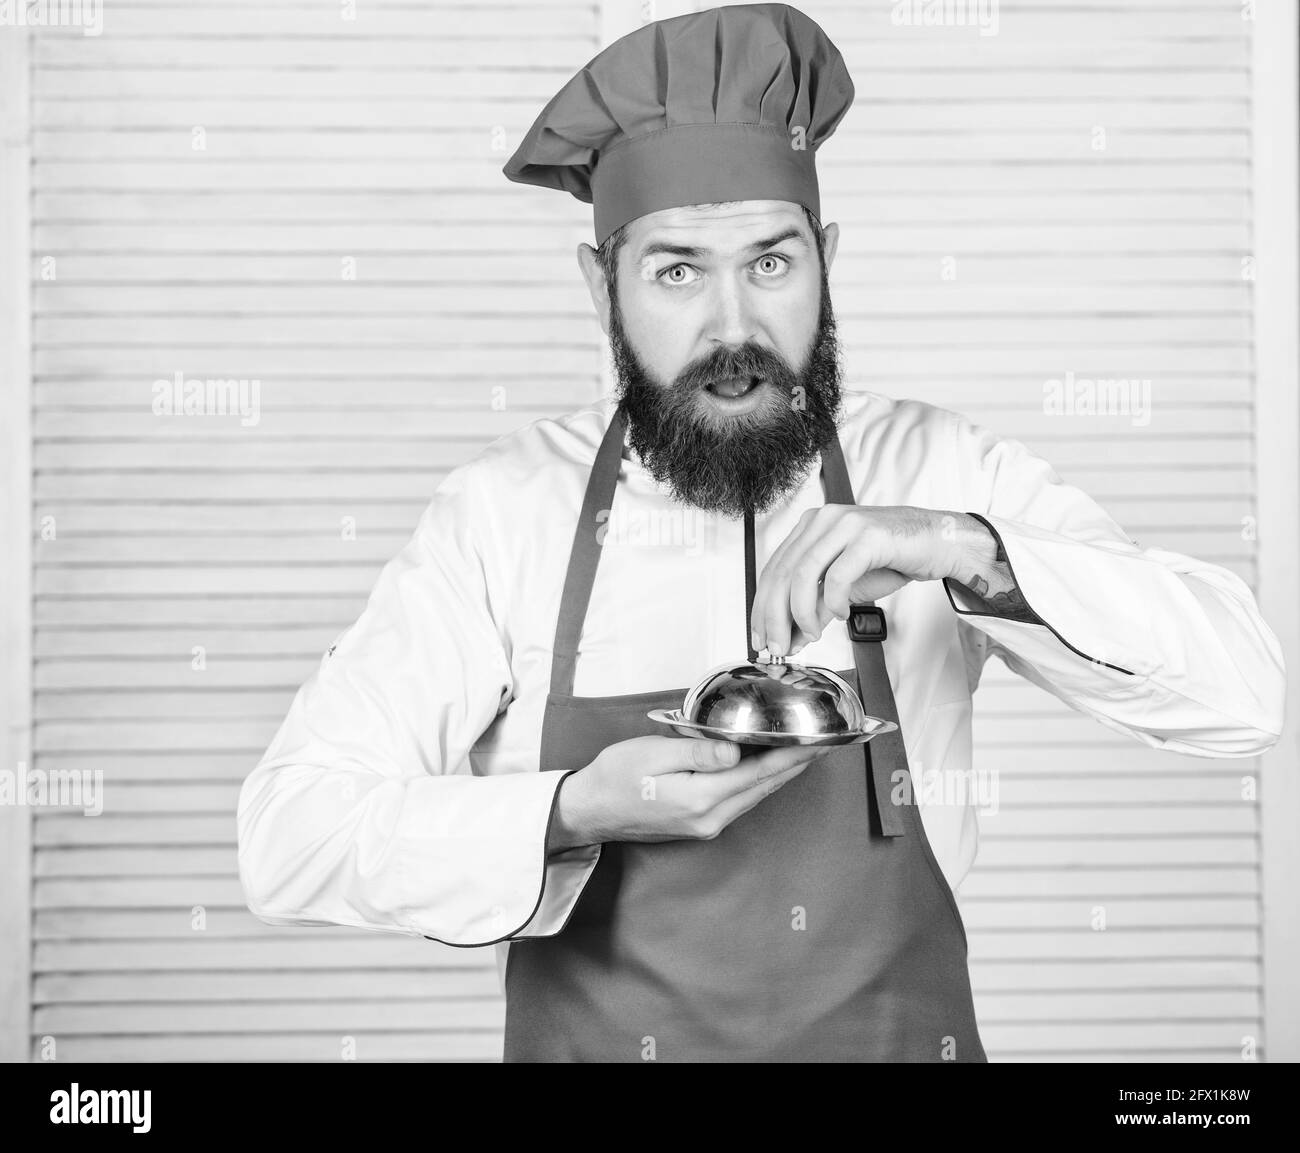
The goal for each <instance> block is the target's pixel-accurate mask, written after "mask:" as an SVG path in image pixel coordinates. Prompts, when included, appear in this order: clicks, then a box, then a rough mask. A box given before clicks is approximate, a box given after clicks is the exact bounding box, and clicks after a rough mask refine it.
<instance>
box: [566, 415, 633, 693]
mask: <svg viewBox="0 0 1300 1153" xmlns="http://www.w3.org/2000/svg"><path fill="white" fill-rule="evenodd" d="M623 434H624V419H623V411H622V409H618V408H616V409H615V410H614V417H613V419H612V420H611V421H610V422H609V428H608V429H606V430H605V436H604V439H602V440H601V442H600V448H599V449H597V450H596V461H595V463H594V464H593V465H592V466H591V475H590V477H588V479H587V492H586V495H585V496H584V497H583V498H582V512H581V513H579V514H578V526H577V528H576V529H575V530H574V533H573V547H572V548H571V549H570V550H569V571H568V572H567V574H566V575H565V578H564V592H563V594H562V595H561V597H560V615H559V618H558V619H557V620H556V622H555V646H554V650H553V656H552V657H551V692H553V693H560V694H562V695H564V696H571V695H572V693H573V676H574V671H575V669H576V668H577V663H578V642H579V641H580V640H581V639H582V625H583V622H584V621H585V620H586V619H587V605H588V604H590V602H591V589H592V585H594V584H595V582H596V566H597V564H599V563H600V549H601V542H602V540H603V534H602V533H601V529H602V528H604V527H606V526H607V522H608V521H609V514H610V509H611V508H612V506H613V504H614V492H615V490H616V489H617V487H618V473H619V469H620V467H621V466H622V463H623Z"/></svg>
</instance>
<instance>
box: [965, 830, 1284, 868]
mask: <svg viewBox="0 0 1300 1153" xmlns="http://www.w3.org/2000/svg"><path fill="white" fill-rule="evenodd" d="M1258 864H1259V840H1258V838H1257V837H1256V836H1255V835H1254V834H1249V835H1242V834H1232V835H1227V834H1222V833H1218V834H1212V835H1201V836H1159V837H1150V836H1147V837H1140V836H1139V837H1116V836H1114V835H1113V834H1110V833H1107V832H1105V831H1103V830H1096V831H1094V832H1090V833H1083V834H1078V835H1076V836H1073V837H1063V836H1055V837H1042V838H1034V837H999V836H997V835H996V834H994V833H992V832H986V833H983V834H982V835H981V836H980V848H979V866H978V867H979V868H981V869H1034V868H1043V867H1050V868H1079V867H1083V866H1094V865H1096V866H1101V867H1108V868H1137V867H1141V868H1147V867H1160V868H1174V867H1177V868H1204V867H1207V866H1215V865H1223V866H1233V867H1237V866H1242V867H1244V866H1250V867H1252V868H1253V867H1255V866H1257V865H1258Z"/></svg>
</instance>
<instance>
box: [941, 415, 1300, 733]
mask: <svg viewBox="0 0 1300 1153" xmlns="http://www.w3.org/2000/svg"><path fill="white" fill-rule="evenodd" d="M953 430H954V434H955V445H954V453H953V457H952V459H953V461H954V467H955V470H956V476H955V477H954V483H955V484H956V485H957V488H956V489H955V491H956V492H958V493H960V494H962V496H963V499H964V500H965V502H966V503H965V506H964V510H965V511H967V512H970V513H971V514H972V515H975V516H977V517H978V518H979V519H981V520H983V521H984V523H985V524H986V526H987V527H988V528H989V530H990V531H991V532H992V533H993V534H994V536H995V537H996V538H997V540H998V541H999V543H1000V547H1001V549H1002V550H1003V552H1004V553H1005V555H1006V558H1007V563H1008V565H1009V567H1010V570H1011V574H1012V576H1013V577H1014V579H1015V583H1016V585H1017V587H1018V588H1019V590H1020V593H1021V595H1022V596H1023V598H1024V600H1025V602H1026V603H1027V604H1028V606H1029V609H1030V610H1031V612H1032V615H1033V618H1034V619H1032V620H1015V619H1009V618H1008V617H1006V616H1005V615H999V614H997V613H989V612H987V611H978V610H977V609H976V608H975V607H974V605H975V602H973V601H972V598H971V597H970V596H969V594H968V593H966V592H965V591H964V590H962V588H961V586H960V585H955V584H954V582H952V581H945V582H944V587H945V589H946V590H947V592H948V597H949V600H950V601H951V602H952V607H953V609H954V611H955V612H957V613H958V614H959V616H960V618H961V620H960V625H961V632H962V642H963V645H964V647H965V648H966V650H967V662H968V667H969V666H972V665H975V666H978V665H980V664H982V663H983V661H984V660H985V659H987V657H988V656H990V655H997V656H998V657H999V658H1000V659H1002V660H1003V661H1004V662H1005V663H1006V664H1007V665H1008V667H1010V668H1011V669H1012V670H1013V671H1015V672H1017V673H1019V674H1020V675H1022V676H1024V677H1025V678H1026V679H1028V680H1031V681H1033V682H1034V683H1036V684H1038V685H1040V686H1041V687H1042V688H1044V689H1046V690H1047V691H1048V692H1051V693H1052V694H1053V695H1055V696H1057V697H1058V698H1060V699H1061V700H1063V701H1065V702H1066V703H1067V704H1069V705H1070V706H1071V707H1072V708H1075V709H1077V710H1079V711H1080V712H1083V713H1086V714H1088V715H1089V716H1091V717H1093V718H1094V719H1096V720H1097V721H1099V722H1100V723H1101V724H1103V725H1106V726H1108V727H1110V728H1112V729H1115V730H1117V731H1119V732H1123V733H1125V734H1127V735H1129V736H1132V737H1134V738H1136V739H1138V740H1140V741H1142V742H1144V743H1145V744H1148V745H1151V746H1153V747H1156V748H1166V749H1171V750H1175V751H1178V752H1184V753H1191V754H1199V755H1202V756H1217V757H1244V756H1251V755H1254V754H1257V753H1260V752H1262V751H1264V750H1265V749H1267V748H1268V747H1270V746H1271V745H1272V744H1274V743H1275V742H1276V741H1277V739H1278V736H1279V734H1280V732H1281V730H1282V722H1283V712H1284V705H1283V702H1284V696H1285V681H1286V673H1285V666H1284V662H1283V657H1282V650H1281V646H1280V644H1279V643H1278V640H1277V637H1276V636H1275V634H1274V633H1273V632H1272V630H1271V629H1270V628H1269V627H1268V625H1267V624H1266V623H1265V622H1264V619H1263V617H1262V616H1261V615H1260V612H1259V607H1258V605H1257V604H1256V601H1255V598H1254V595H1253V594H1252V593H1251V591H1250V588H1249V587H1248V586H1247V585H1246V583H1245V582H1244V581H1243V580H1241V578H1240V577H1238V576H1236V575H1235V574H1234V573H1232V572H1230V571H1229V570H1227V569H1225V568H1223V567H1221V566H1218V565H1214V564H1209V563H1206V562H1204V561H1199V560H1196V559H1195V558H1193V557H1189V556H1185V555H1183V554H1181V553H1176V552H1171V551H1169V550H1166V549H1159V548H1140V547H1138V545H1137V544H1136V543H1135V542H1134V541H1132V540H1131V539H1130V538H1129V537H1128V536H1127V534H1126V533H1125V532H1124V530H1123V529H1122V528H1121V527H1120V526H1119V525H1118V524H1117V523H1116V522H1115V521H1114V520H1113V519H1112V518H1111V517H1110V516H1109V515H1108V514H1107V513H1106V512H1105V511H1104V510H1103V509H1102V508H1101V507H1100V506H1099V505H1098V504H1097V503H1096V502H1095V501H1094V500H1093V499H1092V498H1091V497H1089V496H1088V495H1087V494H1086V493H1085V492H1083V491H1082V490H1080V489H1079V488H1076V487H1075V486H1073V485H1069V484H1066V483H1064V482H1063V481H1062V480H1061V478H1060V477H1059V476H1057V474H1056V472H1055V471H1054V470H1053V469H1052V467H1051V466H1050V465H1049V464H1048V463H1047V462H1046V461H1045V460H1043V458H1041V457H1040V456H1038V455H1036V454H1035V453H1034V452H1032V451H1031V450H1030V449H1029V448H1028V447H1026V446H1025V445H1024V444H1023V443H1021V442H1020V441H1017V440H1011V439H1006V438H1003V437H999V436H997V435H996V434H995V433H993V432H992V431H990V430H989V429H987V428H984V427H982V426H980V425H978V424H975V423H972V422H970V421H969V420H967V419H966V418H964V417H959V416H956V415H955V414H954V420H953Z"/></svg>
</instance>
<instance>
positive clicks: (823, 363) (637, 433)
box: [609, 273, 841, 518]
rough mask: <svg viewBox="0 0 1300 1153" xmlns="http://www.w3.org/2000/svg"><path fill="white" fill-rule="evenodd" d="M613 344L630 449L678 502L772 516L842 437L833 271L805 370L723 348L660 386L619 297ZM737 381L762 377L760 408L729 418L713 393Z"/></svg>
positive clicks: (766, 352) (766, 354)
mask: <svg viewBox="0 0 1300 1153" xmlns="http://www.w3.org/2000/svg"><path fill="white" fill-rule="evenodd" d="M609 341H610V348H611V351H612V353H613V359H614V371H615V374H616V376H617V384H618V394H619V404H618V407H619V410H620V411H621V412H622V414H623V416H624V419H625V421H626V424H627V441H628V444H629V446H630V447H631V448H632V449H633V450H635V452H636V453H637V455H638V456H639V457H640V459H641V462H642V464H643V465H644V466H645V469H646V471H647V472H648V473H649V474H650V475H651V476H652V477H653V478H654V479H655V480H656V481H657V482H658V483H659V484H661V485H663V486H664V487H666V488H667V489H668V490H669V492H670V493H671V494H672V496H673V498H674V499H675V500H678V501H681V502H684V503H686V504H690V505H694V506H695V507H696V508H700V509H703V510H705V511H707V512H716V513H720V514H722V515H724V516H727V517H733V518H739V517H741V516H743V515H744V514H746V513H750V514H757V513H763V512H765V511H767V510H768V509H770V508H771V507H772V506H773V505H775V504H776V503H777V502H778V501H779V500H780V499H781V498H782V497H783V496H785V495H786V494H787V493H789V492H791V491H793V490H794V489H795V488H797V487H798V486H799V485H801V484H802V483H803V481H804V480H805V479H806V477H807V475H808V470H809V468H810V467H811V465H812V463H813V462H814V461H815V460H816V459H817V458H818V456H819V455H820V453H821V451H822V449H823V448H824V447H825V446H826V445H827V444H829V443H830V442H831V440H833V439H834V437H835V436H836V435H837V422H838V419H839V412H840V401H841V396H840V353H839V343H838V339H837V337H836V330H835V316H834V312H833V310H832V308H831V303H830V289H829V286H828V285H827V283H826V276H825V273H823V275H822V292H821V308H820V312H819V316H818V321H817V334H816V338H815V340H814V341H813V346H812V349H811V351H810V353H809V355H808V359H807V363H806V364H805V365H804V367H803V369H802V370H801V371H798V372H796V371H795V370H794V369H792V368H791V367H790V364H789V362H788V361H786V359H785V358H784V357H783V356H781V355H780V354H779V353H777V352H774V351H772V350H771V349H767V348H761V347H759V346H758V345H755V344H752V343H750V344H745V345H742V346H741V347H739V348H735V349H727V348H720V349H718V350H717V351H716V352H714V353H712V354H710V355H709V356H707V357H705V358H703V359H701V360H699V361H696V362H694V363H693V364H690V365H688V366H687V367H686V368H685V369H684V370H683V371H682V372H681V373H679V374H678V376H677V379H676V380H674V381H673V383H672V384H671V385H668V386H667V387H665V386H662V385H659V384H657V383H655V382H654V381H653V380H651V379H650V377H649V375H648V374H647V372H646V370H645V368H644V366H643V365H642V364H641V362H640V360H639V359H638V358H637V356H636V354H635V353H634V352H633V351H632V348H631V346H630V344H629V343H628V341H627V338H626V334H625V333H624V331H623V325H622V319H621V317H620V315H619V308H618V304H617V302H616V301H615V302H613V304H612V307H611V310H610V326H609ZM734 378H741V379H742V380H751V379H754V378H761V379H759V380H758V383H756V384H754V385H753V386H752V387H753V388H758V389H761V390H763V394H762V395H761V396H760V397H759V401H760V403H758V404H757V405H756V407H755V408H754V409H753V410H752V411H749V412H742V413H735V414H732V413H726V412H722V411H719V409H718V408H717V407H715V406H714V404H713V402H712V401H711V400H710V399H709V397H707V396H706V395H704V393H705V389H706V388H707V387H708V386H709V384H710V383H712V382H718V381H726V380H732V379H734Z"/></svg>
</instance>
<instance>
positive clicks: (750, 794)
mask: <svg viewBox="0 0 1300 1153" xmlns="http://www.w3.org/2000/svg"><path fill="white" fill-rule="evenodd" d="M828 751H829V750H827V749H818V750H816V752H817V756H815V757H810V758H806V759H804V760H800V761H796V762H794V763H793V764H788V765H786V766H785V767H784V768H781V769H779V770H778V771H776V772H774V773H770V774H769V775H767V776H765V777H763V778H762V779H761V780H758V781H756V782H755V783H754V784H752V785H750V786H749V788H747V789H742V790H740V792H738V793H734V794H733V795H732V796H730V797H728V798H727V799H726V800H724V801H722V802H720V803H719V805H718V807H717V816H718V817H719V818H721V820H722V822H723V826H724V827H725V826H727V825H730V824H731V822H732V821H734V820H735V819H736V818H737V817H740V816H743V815H744V814H745V813H747V812H749V810H750V809H752V808H753V807H754V806H755V805H757V804H758V803H759V802H760V801H763V800H765V799H766V798H768V797H770V796H771V795H772V794H773V793H775V792H776V791H777V790H778V789H781V788H784V787H785V786H786V785H788V784H789V783H790V782H791V781H793V780H794V779H795V777H797V776H799V775H800V774H801V773H802V772H803V771H804V770H805V769H807V768H809V767H810V766H811V767H812V769H813V772H816V771H817V768H816V765H815V764H814V762H815V761H818V760H820V759H821V758H822V757H824V756H825V755H826V753H827V752H828Z"/></svg>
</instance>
